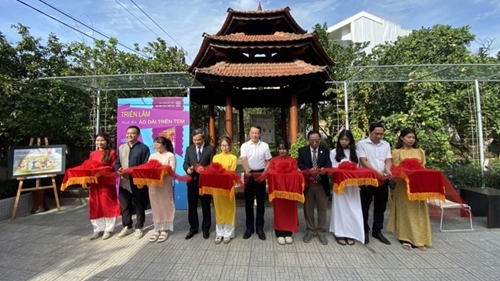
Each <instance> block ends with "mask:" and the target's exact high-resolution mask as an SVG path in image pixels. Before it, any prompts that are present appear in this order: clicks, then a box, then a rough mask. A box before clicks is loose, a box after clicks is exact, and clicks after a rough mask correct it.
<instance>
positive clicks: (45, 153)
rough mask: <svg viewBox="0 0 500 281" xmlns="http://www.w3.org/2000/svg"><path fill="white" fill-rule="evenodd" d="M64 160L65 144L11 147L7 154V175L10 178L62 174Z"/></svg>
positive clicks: (64, 167) (64, 168)
mask: <svg viewBox="0 0 500 281" xmlns="http://www.w3.org/2000/svg"><path fill="white" fill-rule="evenodd" d="M65 160H66V146H65V145H46V146H19V147H12V148H11V150H10V155H9V167H8V168H9V169H8V170H9V177H10V178H11V179H15V178H19V177H30V178H35V177H37V176H44V175H53V174H56V175H59V174H64V172H65V170H66V164H65Z"/></svg>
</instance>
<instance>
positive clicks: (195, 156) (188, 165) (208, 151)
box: [183, 129, 215, 239]
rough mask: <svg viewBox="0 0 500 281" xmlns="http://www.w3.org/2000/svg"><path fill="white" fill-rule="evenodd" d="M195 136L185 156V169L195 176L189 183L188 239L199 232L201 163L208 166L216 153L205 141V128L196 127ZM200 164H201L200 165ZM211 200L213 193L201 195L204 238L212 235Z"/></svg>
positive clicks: (193, 134) (193, 135)
mask: <svg viewBox="0 0 500 281" xmlns="http://www.w3.org/2000/svg"><path fill="white" fill-rule="evenodd" d="M191 137H192V138H193V144H192V145H190V146H188V147H187V149H186V156H185V157H184V165H183V167H184V170H185V171H186V173H187V174H188V175H190V176H191V177H193V180H192V181H191V183H188V184H187V188H188V190H187V196H188V219H189V225H190V228H189V232H188V234H187V235H186V239H191V238H192V237H193V236H194V235H195V234H196V233H198V227H199V221H198V208H197V206H198V198H199V197H200V194H199V186H198V178H199V173H198V172H199V171H200V170H199V168H200V167H198V166H199V165H201V166H203V167H206V166H208V165H210V163H212V158H213V157H214V155H215V148H214V147H213V146H211V145H210V144H208V143H207V142H206V141H205V134H204V133H203V130H201V129H196V130H194V131H193V133H192V134H191ZM198 164H199V165H198ZM210 201H212V196H211V195H203V196H201V210H202V212H203V222H202V224H201V230H202V231H203V238H205V239H208V237H209V236H210V232H209V231H210V225H211V224H212V216H211V214H210Z"/></svg>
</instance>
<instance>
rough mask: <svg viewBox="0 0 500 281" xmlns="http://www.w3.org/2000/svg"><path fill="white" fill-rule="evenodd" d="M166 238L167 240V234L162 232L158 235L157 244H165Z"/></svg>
mask: <svg viewBox="0 0 500 281" xmlns="http://www.w3.org/2000/svg"><path fill="white" fill-rule="evenodd" d="M167 238H168V232H166V231H162V232H161V233H160V237H158V243H161V242H165V240H167Z"/></svg>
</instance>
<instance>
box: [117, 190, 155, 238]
mask: <svg viewBox="0 0 500 281" xmlns="http://www.w3.org/2000/svg"><path fill="white" fill-rule="evenodd" d="M131 188H132V192H130V191H128V190H126V189H125V188H123V187H121V186H120V191H119V200H120V209H121V213H122V225H123V227H127V228H131V227H132V224H133V222H132V214H133V213H134V207H135V213H136V215H137V222H136V223H135V228H143V227H144V222H145V221H146V208H147V207H148V205H149V194H148V188H147V187H146V186H145V187H143V188H142V189H138V188H137V186H135V185H131Z"/></svg>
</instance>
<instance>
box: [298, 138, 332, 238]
mask: <svg viewBox="0 0 500 281" xmlns="http://www.w3.org/2000/svg"><path fill="white" fill-rule="evenodd" d="M307 139H308V141H309V145H308V146H304V147H301V148H300V149H299V159H298V160H297V162H298V163H297V164H298V166H299V169H301V170H310V171H311V176H310V177H309V178H306V185H307V186H306V189H305V191H304V196H305V202H304V218H305V220H306V224H307V233H306V235H305V236H304V242H305V243H309V242H311V239H312V238H313V237H315V236H318V238H319V241H320V242H321V244H323V245H326V244H328V240H327V239H326V236H325V235H326V211H327V209H328V199H329V198H330V194H331V193H330V181H329V179H328V175H327V174H325V173H324V171H323V168H331V167H332V161H331V160H330V150H329V149H328V148H326V147H325V146H323V145H320V143H321V135H320V133H319V132H318V131H310V132H309V133H307ZM314 205H316V208H317V212H318V224H317V225H316V224H315V219H314Z"/></svg>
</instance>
